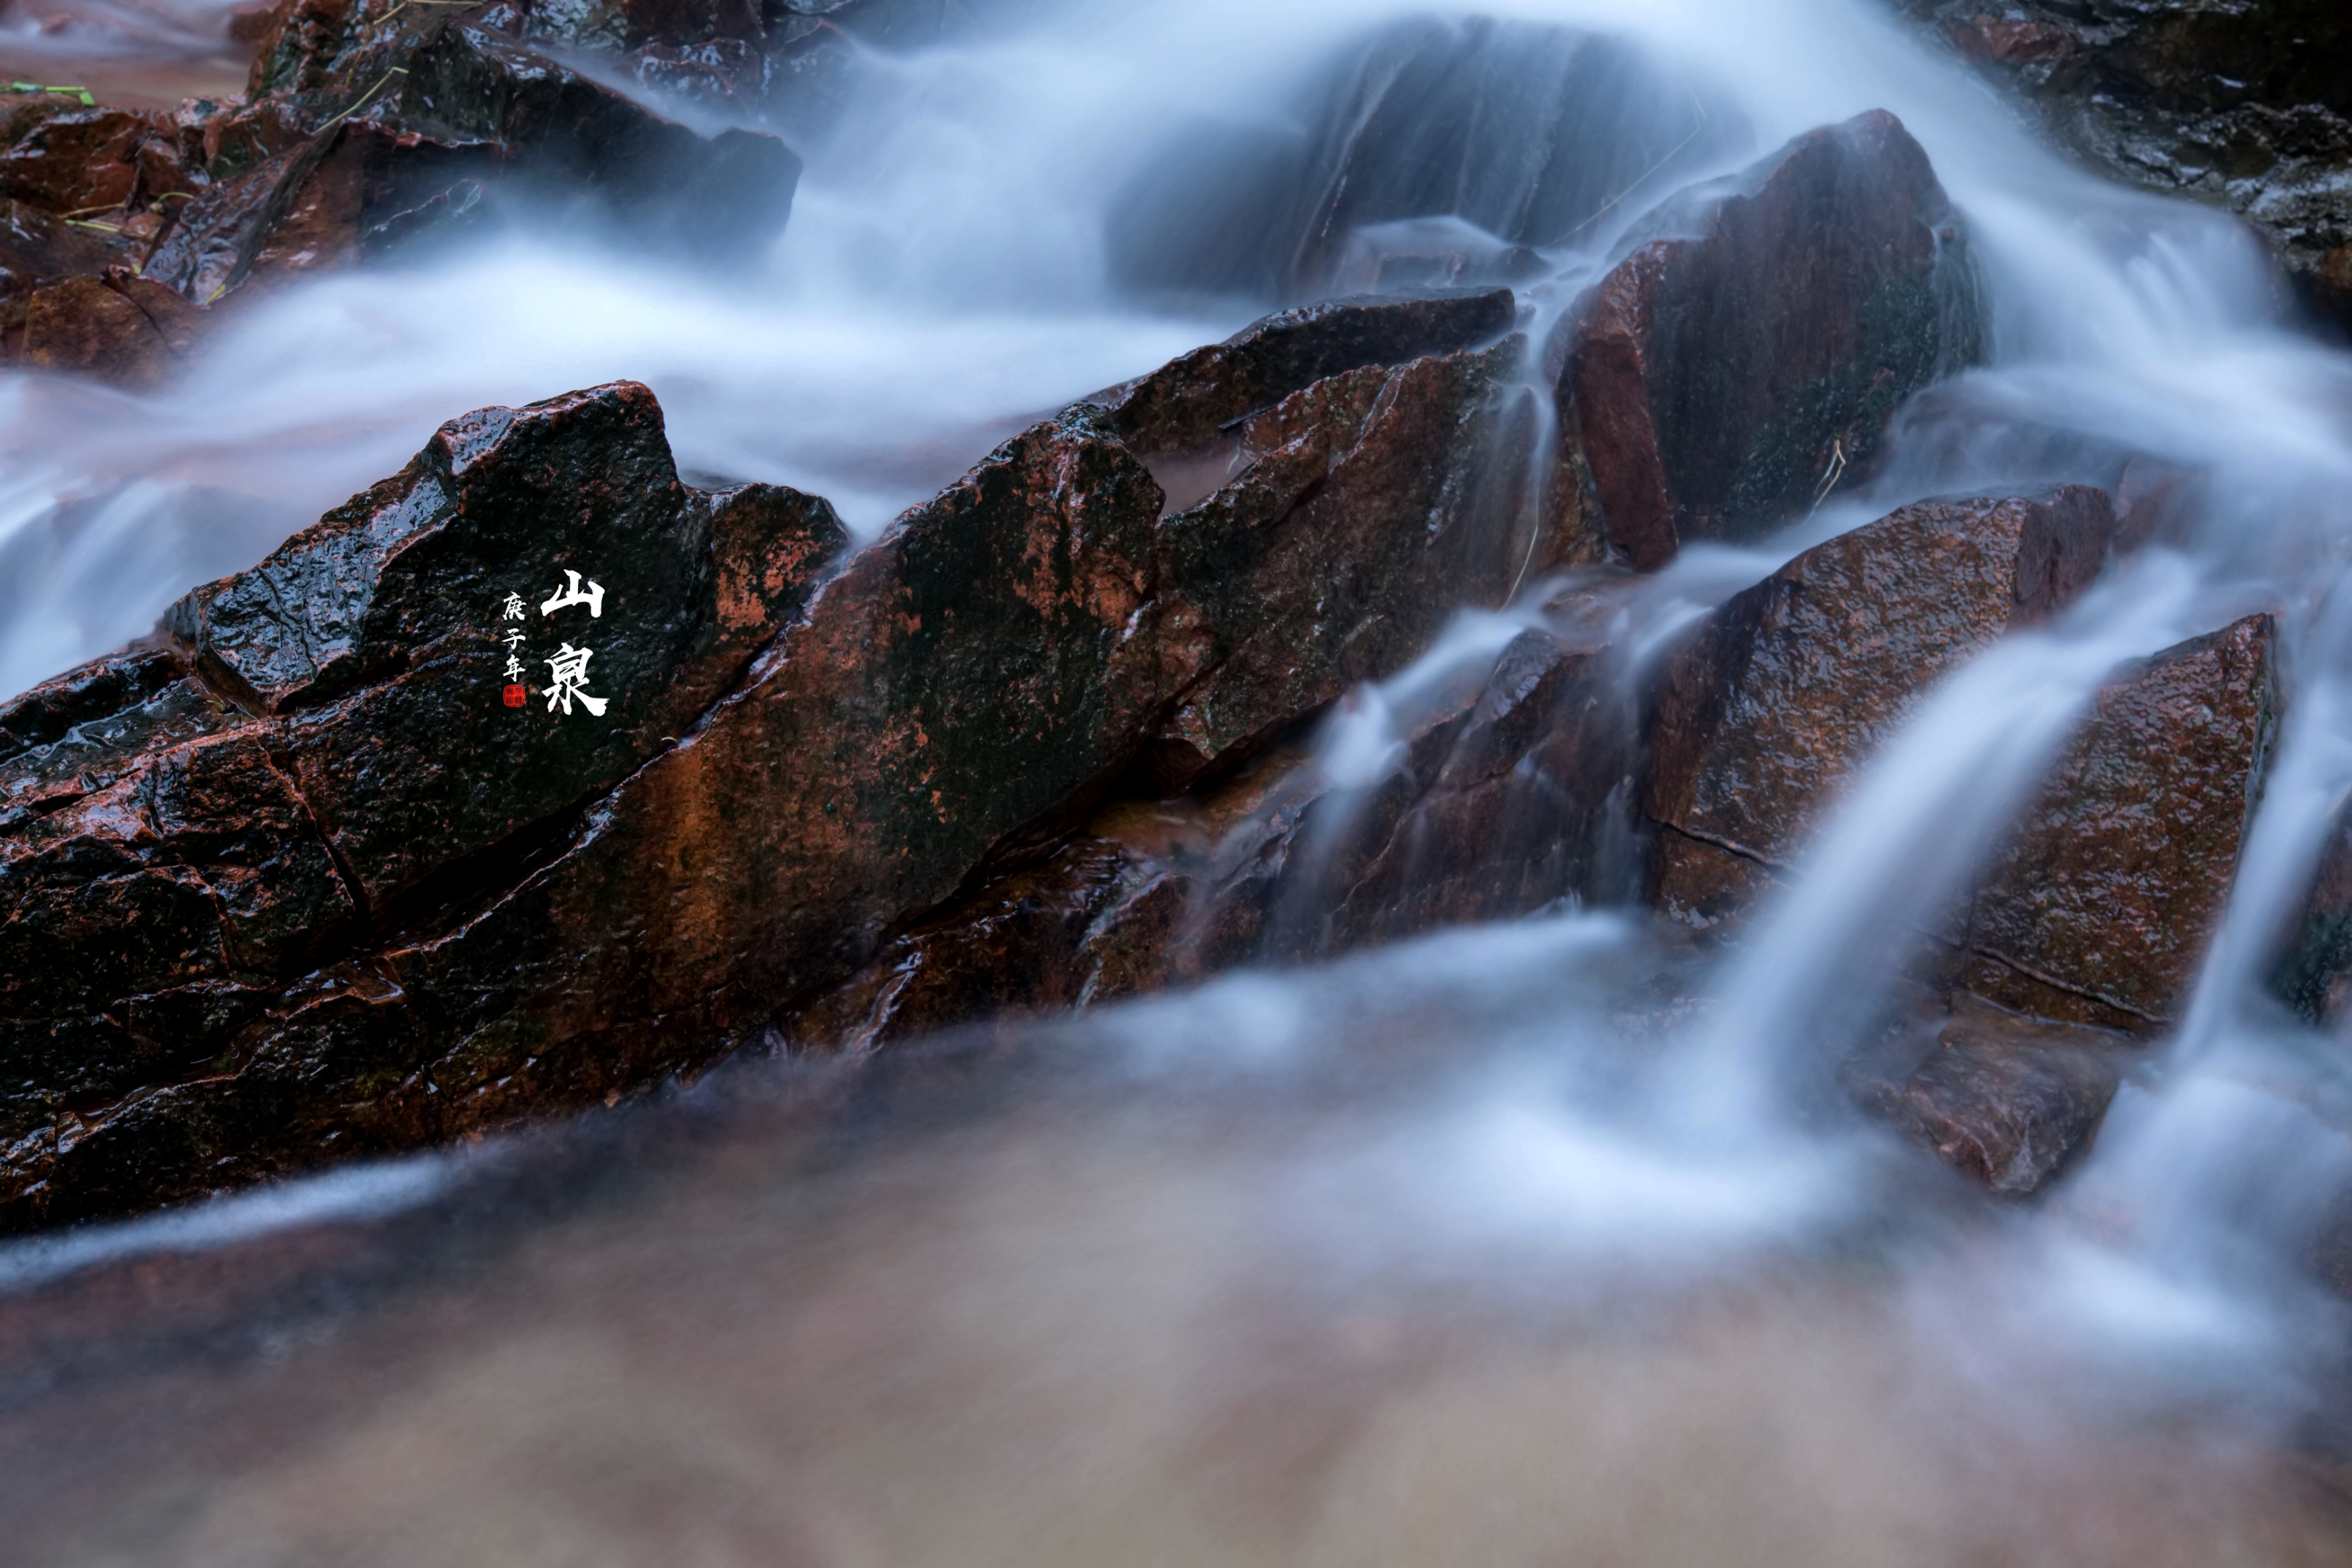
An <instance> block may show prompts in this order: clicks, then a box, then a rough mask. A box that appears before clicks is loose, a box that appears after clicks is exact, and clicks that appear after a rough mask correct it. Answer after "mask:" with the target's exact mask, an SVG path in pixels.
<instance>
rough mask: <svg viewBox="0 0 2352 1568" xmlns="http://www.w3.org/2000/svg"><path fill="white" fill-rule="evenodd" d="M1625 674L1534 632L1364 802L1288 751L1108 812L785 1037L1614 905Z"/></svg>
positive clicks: (943, 1017) (1409, 742)
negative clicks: (1187, 790)
mask: <svg viewBox="0 0 2352 1568" xmlns="http://www.w3.org/2000/svg"><path fill="white" fill-rule="evenodd" d="M1619 675H1620V672H1619V671H1618V669H1617V668H1616V666H1615V664H1614V663H1613V661H1612V658H1611V656H1610V651H1609V649H1608V647H1607V645H1606V644H1605V643H1601V644H1592V643H1579V642H1571V641H1563V640H1562V639H1561V638H1559V637H1557V636H1555V635H1552V634H1550V633H1549V632H1526V633H1523V634H1522V635H1521V636H1520V637H1519V638H1518V639H1517V641H1515V642H1514V643H1511V644H1510V646H1509V647H1508V648H1507V649H1506V650H1505V651H1504V653H1503V654H1502V656H1501V657H1500V658H1499V659H1498V660H1497V661H1496V664H1495V667H1494V669H1493V671H1492V673H1491V674H1489V675H1488V677H1487V678H1486V681H1485V683H1484V684H1483V685H1478V684H1473V685H1469V686H1467V687H1466V688H1465V689H1462V690H1460V691H1458V692H1456V693H1454V695H1452V696H1451V698H1450V699H1449V700H1444V701H1441V702H1439V703H1437V704H1436V705H1435V706H1432V707H1431V708H1430V709H1429V710H1428V711H1427V712H1425V713H1424V714H1423V716H1421V718H1420V720H1419V722H1417V723H1415V724H1414V725H1412V727H1410V729H1409V731H1408V732H1407V733H1406V734H1405V735H1404V736H1403V737H1401V740H1402V745H1401V753H1400V756H1399V758H1398V759H1397V763H1396V766H1395V767H1394V768H1393V770H1392V771H1391V773H1390V774H1389V775H1388V776H1387V777H1386V778H1384V779H1381V781H1380V782H1379V783H1378V784H1376V785H1374V786H1372V787H1370V788H1369V789H1363V790H1360V791H1350V790H1344V789H1336V788H1335V787H1334V786H1333V785H1332V783H1331V782H1330V780H1329V779H1328V777H1327V776H1325V775H1324V774H1323V773H1322V772H1321V771H1320V770H1319V769H1318V766H1317V764H1316V762H1315V760H1314V758H1313V757H1312V756H1311V755H1308V754H1304V753H1302V752H1301V751H1300V750H1298V749H1297V748H1296V747H1286V748H1282V749H1279V750H1276V751H1275V752H1273V753H1270V754H1267V755H1265V756H1264V757H1261V758H1259V759H1258V760H1257V761H1256V762H1255V763H1254V764H1253V765H1252V766H1251V767H1249V768H1245V769H1244V770H1243V771H1242V772H1241V773H1240V774H1239V775H1238V776H1236V777H1234V778H1232V779H1226V780H1223V781H1220V782H1217V783H1214V784H1212V785H1210V786H1208V787H1207V788H1205V789H1202V790H1200V791H1197V792H1195V793H1194V794H1193V795H1191V796H1188V797H1186V798H1183V799H1181V800H1166V801H1140V800H1126V801H1121V802H1118V803H1117V804H1115V805H1113V806H1110V807H1108V808H1107V809H1106V810H1103V811H1101V812H1099V813H1097V816H1096V817H1095V818H1094V819H1093V820H1092V821H1089V822H1088V823H1087V825H1086V827H1085V828H1084V829H1083V830H1081V831H1079V832H1078V833H1077V834H1076V835H1074V836H1073V837H1072V838H1071V839H1070V840H1069V841H1067V842H1066V843H1065V844H1063V845H1062V846H1060V847H1059V848H1058V849H1057V850H1056V851H1055V853H1054V854H1053V855H1052V856H1050V857H1049V858H1047V859H1046V860H1045V861H1044V862H1040V863H1037V864H1034V865H1029V866H1024V867H1020V868H1018V869H1015V870H1013V871H1011V872H1009V873H1004V874H1003V875H1001V876H999V877H997V878H995V879H994V880H993V881H992V882H990V883H987V884H986V885H984V886H982V888H980V889H979V890H977V891H976V892H974V893H973V894H971V895H970V896H968V897H965V898H962V899H960V900H958V901H957V903H956V904H953V905H952V906H950V908H948V909H946V910H943V911H941V912H940V913H939V914H938V915H933V916H932V917H930V918H929V919H927V920H925V921H923V922H921V923H919V924H918V925H915V926H914V927H913V928H911V929H910V930H908V931H907V932H905V933H903V934H902V935H900V936H898V937H896V938H895V939H893V940H892V941H891V942H890V943H889V944H888V945H887V946H885V947H884V948H883V949H882V951H881V952H880V953H879V954H878V955H877V956H876V957H875V958H874V959H873V960H872V961H871V962H870V963H868V964H867V965H866V967H865V968H863V969H862V970H860V971H859V972H858V973H857V974H856V975H855V976H853V977H851V978H850V979H849V980H848V981H846V982H845V983H844V984H843V985H841V986H840V987H838V988H835V990H833V991H831V992H829V993H827V994H826V995H824V996H823V997H821V998H817V999H816V1000H814V1001H813V1002H810V1003H808V1004H805V1005H804V1006H803V1007H802V1008H800V1009H796V1010H795V1011H793V1013H792V1014H791V1015H790V1016H789V1017H787V1018H786V1019H783V1020H782V1032H783V1035H784V1037H785V1039H786V1040H788V1041H789V1042H790V1043H791V1044H792V1045H793V1046H794V1047H795V1048H797V1049H801V1050H821V1051H830V1050H846V1051H866V1050H872V1049H874V1048H876V1047H878V1046H883V1045H888V1044H892V1043H896V1042H898V1041H900V1040H908V1039H912V1038H914V1037H915V1036H917V1035H920V1034H924V1033H927V1032H930V1031H933V1030H940V1029H943V1028H947V1027H950V1026H952V1025H958V1024H963V1023H970V1022H972V1021H975V1020H977V1019H984V1018H988V1017H992V1016H995V1015H998V1014H1002V1013H1008V1012H1016V1011H1039V1010H1045V1009H1066V1008H1076V1007H1086V1006H1089V1005H1092V1004H1095V1003H1097V1002H1104V1001H1110V1000H1116V999H1118V998H1122V997H1128V996H1134V995H1138V994H1139V993H1143V992H1147V991H1153V990H1159V989H1163V988H1166V987H1168V986H1171V985H1174V984H1180V983H1183V982H1187V981H1192V980H1195V979H1199V978H1201V977H1204V976H1207V975H1210V974H1213V973H1216V972H1217V971H1219V970H1223V969H1226V968H1230V967H1234V966H1236V965H1240V964H1245V963H1251V962H1264V961H1286V960H1297V959H1302V958H1307V957H1314V956H1328V955H1329V954H1331V953H1335V952H1339V951H1344V950H1346V949H1349V948H1351V947H1356V946H1364V945H1366V944H1369V943H1372V942H1378V941H1385V940H1392V939H1395V938H1398V937H1402V936H1409V935H1412V934H1414V933H1416V932H1421V931H1426V930H1430V929H1433V928H1435V927H1437V926H1440V925H1462V924H1469V923H1472V922H1475V921H1480V920H1492V919H1499V918H1507V917H1509V916H1513V915H1524V914H1526V913H1528V912H1529V911H1531V910H1534V909H1538V908H1540V907H1542V906H1544V905H1546V904H1550V903H1552V902H1554V901H1556V900H1558V899H1560V898H1564V897H1572V896H1591V895H1593V894H1597V893H1601V892H1604V891H1613V889H1611V888H1610V887H1609V885H1608V884H1609V883H1610V881H1611V879H1612V874H1613V873H1614V872H1615V871H1616V870H1617V869H1618V868H1617V867H1615V866H1614V865H1613V864H1612V856H1611V850H1612V847H1613V846H1612V837H1613V835H1614V830H1615V829H1616V827H1617V824H1616V822H1615V821H1614V817H1613V807H1614V804H1615V802H1616V800H1617V798H1619V797H1622V794H1623V792H1624V790H1625V788H1626V784H1627V780H1628V779H1629V777H1630V775H1631V773H1632V771H1633V767H1634V765H1635V747H1634V738H1635V736H1634V726H1633V714H1632V712H1631V711H1630V705H1629V704H1627V702H1626V701H1625V699H1624V696H1623V686H1622V681H1621V680H1620V678H1619Z"/></svg>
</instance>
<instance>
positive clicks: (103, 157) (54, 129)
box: [0, 109, 156, 217]
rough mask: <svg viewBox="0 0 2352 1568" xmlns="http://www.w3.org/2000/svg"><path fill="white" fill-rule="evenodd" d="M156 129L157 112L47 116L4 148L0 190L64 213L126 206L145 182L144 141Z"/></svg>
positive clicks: (76, 112) (80, 112) (83, 213)
mask: <svg viewBox="0 0 2352 1568" xmlns="http://www.w3.org/2000/svg"><path fill="white" fill-rule="evenodd" d="M155 130H156V121H155V120H154V118H153V117H152V116H150V115H144V114H134V113H131V112H130V111H129V110H120V109H81V110H72V111H70V112H67V113H62V114H51V115H47V116H46V117H44V118H43V119H42V120H40V122H39V123H38V124H37V125H36V126H34V128H33V129H32V130H31V131H29V132H28V133H26V135H25V136H24V137H23V138H22V139H21V140H20V141H16V143H15V144H14V145H13V146H10V147H9V148H8V149H7V150H6V151H5V152H0V193H5V194H6V195H8V196H10V197H12V198H14V199H15V200H17V201H20V202H26V203H30V204H32V205H34V206H37V207H41V208H44V209H46V210H47V211H49V212H52V213H55V214H58V216H60V217H87V216H90V215H92V214H98V213H102V212H108V211H110V210H112V209H114V208H116V207H120V206H122V205H123V204H126V203H127V202H129V201H130V200H131V194H132V193H133V192H134V191H136V190H137V189H138V186H139V162H138V154H139V148H140V144H141V143H142V141H145V140H147V138H148V137H149V136H151V135H152V134H153V133H154V131H155Z"/></svg>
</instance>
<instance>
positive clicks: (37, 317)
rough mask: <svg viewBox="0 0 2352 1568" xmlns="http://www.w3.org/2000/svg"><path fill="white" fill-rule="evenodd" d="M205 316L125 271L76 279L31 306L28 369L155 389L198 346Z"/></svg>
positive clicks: (37, 296) (44, 291)
mask: <svg viewBox="0 0 2352 1568" xmlns="http://www.w3.org/2000/svg"><path fill="white" fill-rule="evenodd" d="M203 324H204V313H203V311H202V310H200V309H199V308H197V307H195V306H194V305H191V304H189V303H188V301H187V300H185V299H184V298H181V297H180V296H179V295H178V294H176V293H173V291H172V290H171V289H169V288H166V287H163V285H162V284H160V283H157V282H155V281H153V280H152V279H150V278H146V277H139V276H138V275H136V274H134V273H132V272H131V271H130V270H129V269H128V268H126V267H110V268H108V269H107V270H106V272H105V273H103V274H102V275H100V277H70V278H68V279H67V280H66V281H64V282H63V283H58V284H54V285H52V286H50V287H47V288H41V289H37V290H36V291H35V292H34V293H33V294H32V295H31V296H30V297H29V298H27V299H26V309H25V337H24V346H23V349H22V350H21V352H20V355H19V358H20V361H21V362H22V363H24V364H26V365H28V366H31V367H33V368H35V369H37V370H45V371H74V372H77V373H79V374H82V375H88V376H92V377H95V378H97V379H98V380H100V381H107V382H114V383H115V384H116V385H118V386H125V387H132V388H144V387H152V386H154V385H156V384H157V383H159V382H162V381H163V380H164V379H165V378H166V377H167V376H169V375H170V374H171V372H172V371H173V368H174V367H175V366H177V365H178V363H179V362H180V361H181V360H182V359H183V358H184V357H185V356H186V354H187V353H188V351H189V350H191V349H193V348H194V346H195V341H196V337H197V334H198V333H199V331H201V330H202V328H203Z"/></svg>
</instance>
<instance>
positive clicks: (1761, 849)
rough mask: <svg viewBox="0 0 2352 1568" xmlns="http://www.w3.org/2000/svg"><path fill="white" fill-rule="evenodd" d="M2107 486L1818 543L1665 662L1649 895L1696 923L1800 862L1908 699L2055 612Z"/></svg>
mask: <svg viewBox="0 0 2352 1568" xmlns="http://www.w3.org/2000/svg"><path fill="white" fill-rule="evenodd" d="M2115 528H2116V520H2115V513H2114V509H2113V507H2112V505H2111V504H2110V502H2109V500H2108V497H2107V496H2106V494H2105V492H2104V491H2099V490H2093V489H2087V488H2084V487H2082V486H2070V487H2067V488H2064V489H2060V490H2056V491H2053V492H2050V493H2048V494H2045V495H2039V496H2031V497H2009V498H2000V497H1980V498H1969V499H1954V500H1938V501H1924V502H1920V503H1918V504H1917V505H1915V506H1910V507H1904V508H1902V509H1901V510H1899V511H1897V512H1895V513H1894V514H1892V515H1891V516H1889V517H1884V518H1881V519H1880V520H1879V521H1877V522H1874V523H1871V524H1869V525H1867V526H1865V527H1863V528H1856V529H1854V530H1853V531H1852V532H1851V533H1846V534H1843V535H1840V536H1839V537H1838V538H1833V539H1832V540H1830V541H1829V542H1828V543H1826V544H1822V545H1817V546H1815V547H1814V548H1813V549H1810V550H1807V551H1806V552H1805V553H1804V554H1802V555H1801V556H1799V557H1797V558H1796V559H1794V560H1792V561H1790V563H1789V564H1788V565H1786V566H1784V567H1782V568H1781V569H1780V570H1779V571H1776V572H1774V573H1773V574H1772V575H1771V576H1770V577H1769V578H1766V579H1765V580H1763V581H1762V582H1760V583H1758V584H1757V585H1756V586H1755V587H1753V588H1751V589H1748V590H1747V591H1745V592H1742V593H1740V594H1738V595H1736V596H1735V597H1733V598H1732V599H1731V600H1730V601H1728V602H1727V603H1725V604H1724V605H1723V606H1722V607H1721V608H1720V609H1719V610H1717V612H1715V613H1714V614H1713V615H1712V616H1710V617H1708V619H1707V620H1706V622H1704V623H1703V624H1702V626H1701V627H1700V629H1699V630H1698V632H1696V634H1695V635H1694V636H1693V637H1692V638H1691V639H1690V641H1689V642H1688V643H1686V644H1685V646H1684V647H1683V648H1682V649H1681V650H1680V651H1679V652H1677V653H1675V656H1674V657H1673V659H1672V660H1671V661H1670V662H1669V664H1668V665H1667V668H1666V673H1665V675H1664V681H1663V683H1662V685H1661V688H1660V692H1659V695H1658V698H1657V707H1656V716H1655V718H1654V722H1653V738H1652V742H1651V744H1652V748H1653V752H1654V757H1653V760H1652V764H1651V768H1650V771H1649V775H1648V778H1647V779H1646V781H1645V784H1644V787H1643V811H1644V812H1645V813H1646V815H1647V816H1648V818H1649V820H1650V821H1652V822H1654V823H1655V824H1656V825H1657V828H1658V835H1657V843H1656V868H1655V873H1654V875H1655V883H1654V898H1655V900H1656V902H1657V904H1658V905H1659V907H1660V908H1662V909H1663V910H1664V912H1665V913H1666V914H1668V915H1671V916H1672V917H1674V918H1675V919H1677V920H1682V921H1685V922H1687V923H1689V924H1692V925H1699V926H1702V927H1704V926H1707V925H1714V924H1716V923H1717V922H1718V921H1722V920H1725V919H1727V918H1731V917H1734V916H1736V915H1739V914H1741V913H1743V912H1744V911H1746V910H1747V909H1748V907H1749V906H1750V905H1751V904H1753V902H1754V900H1755V899H1756V897H1757V896H1758V895H1759V893H1760V892H1761V891H1762V889H1763V888H1764V887H1765V886H1766V885H1767V884H1768V883H1769V882H1770V880H1771V879H1772V878H1774V877H1775V876H1776V875H1779V874H1780V873H1783V872H1784V871H1785V870H1786V869H1787V868H1788V867H1789V866H1790V864H1791V863H1792V862H1794V861H1795V859H1796V858H1797V856H1798V853H1799V852H1800V851H1801V848H1802V846H1803V845H1804V844H1805V842H1806V841H1807V840H1808V839H1810V838H1811V835H1812V834H1813V832H1814V831H1816V830H1818V829H1819V828H1820V826H1821V825H1822V821H1824V819H1825V818H1826V816H1827V815H1828V813H1829V812H1830V811H1831V810H1832V809H1833V808H1834V807H1835V805H1836V804H1837V802H1838V800H1840V799H1841V798H1842V796H1843V791H1844V789H1845V787H1846V786H1847V784H1848V783H1849V782H1850V781H1851V780H1852V779H1854V778H1855V777H1856V776H1857V775H1858V774H1859V772H1860V771H1861V769H1862V768H1863V766H1864V764H1865V763H1866V762H1867V761H1868V760H1869V759H1870V758H1871V756H1872V754H1873V753H1874V752H1875V751H1876V750H1877V749H1878V747H1880V746H1881V745H1882V744H1883V743H1884V742H1885V740H1886V739H1887V737H1890V736H1891V735H1892V734H1893V733H1894V732H1895V729H1896V728H1898V727H1900V726H1901V725H1902V724H1903V722H1904V721H1905V720H1906V718H1907V717H1908V716H1910V714H1911V712H1912V709H1913V707H1914V706H1915V705H1916V703H1917V701H1918V699H1919V696H1920V695H1921V694H1922V693H1923V692H1925V691H1926V690H1927V688H1928V687H1929V686H1931V685H1934V684H1935V683H1936V682H1937V681H1938V680H1940V679H1941V678H1943V677H1944V676H1945V675H1947V674H1950V673H1951V672H1952V671H1954V670H1956V669H1958V667H1959V666H1960V665H1961V664H1965V663H1967V662H1968V661H1969V659H1970V658H1972V657H1974V656H1975V655H1976V654H1978V653H1981V652H1982V651H1983V650H1984V649H1985V648H1986V647H1987V646H1988V645H1990V643H1992V641H1993V640H1994V639H1995V638H1997V637H1999V636H2000V635H2001V633H2002V632H2005V631H2007V630H2009V629H2010V628H2011V626H2016V625H2022V624H2030V623H2032V622H2035V621H2038V620H2041V619H2043V618H2045V617H2047V616H2049V615H2051V614H2053V613H2054V612H2057V611H2058V610H2059V609H2061V608H2063V606H2064V605H2065V604H2066V603H2067V602H2069V601H2071V600H2072V599H2073V598H2074V596H2075V595H2076V594H2078V593H2080V592H2081V591H2083V589H2084V588H2085V587H2086V586H2088V585H2089V583H2090V581H2091V580H2092V579H2093V578H2094V577H2095V576H2096V575H2097V573H2098V571H2099V570H2100V568H2101V567H2102V566H2103V565H2104V564H2105V560H2106V557H2107V551H2108V548H2109V545H2110V543H2111V542H2112V539H2113V536H2114V533H2115Z"/></svg>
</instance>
